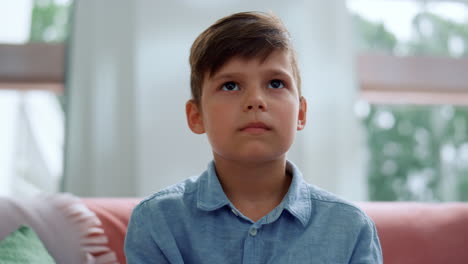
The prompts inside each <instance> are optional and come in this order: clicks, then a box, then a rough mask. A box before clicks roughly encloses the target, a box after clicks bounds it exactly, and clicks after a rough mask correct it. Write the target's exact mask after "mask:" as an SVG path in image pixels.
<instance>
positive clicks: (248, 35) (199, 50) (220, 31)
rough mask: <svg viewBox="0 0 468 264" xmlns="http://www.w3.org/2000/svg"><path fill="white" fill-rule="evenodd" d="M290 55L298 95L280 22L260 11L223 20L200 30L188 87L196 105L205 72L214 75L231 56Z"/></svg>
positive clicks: (295, 70) (293, 57)
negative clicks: (284, 52)
mask: <svg viewBox="0 0 468 264" xmlns="http://www.w3.org/2000/svg"><path fill="white" fill-rule="evenodd" d="M278 49H279V50H285V51H288V52H289V53H290V55H291V63H292V68H293V75H294V76H293V77H294V79H295V81H296V85H297V88H298V91H299V95H300V93H301V88H300V87H301V80H300V74H299V67H298V65H297V58H296V54H295V52H294V50H293V48H292V43H291V40H290V34H289V32H288V30H287V29H286V27H285V26H284V25H283V23H282V22H281V20H280V19H279V18H278V17H277V16H275V15H273V14H271V13H263V12H242V13H236V14H233V15H230V16H227V17H224V18H222V19H220V20H218V21H216V23H214V24H213V25H212V26H210V27H209V28H208V29H206V30H205V31H203V32H202V33H201V34H200V35H199V36H198V37H197V39H195V42H194V43H193V45H192V48H191V49H190V67H191V76H190V85H191V89H192V99H193V100H194V101H195V103H196V104H197V105H199V104H200V101H201V96H202V85H203V79H204V76H205V74H206V73H208V74H209V75H210V76H211V75H213V74H215V73H216V72H217V71H218V70H219V69H220V68H221V67H222V66H223V65H224V64H225V63H226V62H227V61H228V60H230V59H231V58H233V57H234V56H241V57H243V58H246V59H250V58H253V57H261V58H263V59H266V58H267V57H268V55H270V54H271V53H272V52H273V51H275V50H278Z"/></svg>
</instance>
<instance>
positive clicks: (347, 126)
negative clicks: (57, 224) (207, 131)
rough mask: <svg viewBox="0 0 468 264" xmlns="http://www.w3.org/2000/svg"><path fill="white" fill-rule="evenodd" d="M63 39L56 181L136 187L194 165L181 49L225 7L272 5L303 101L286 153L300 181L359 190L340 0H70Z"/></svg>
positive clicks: (204, 152) (120, 192) (201, 149)
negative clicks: (67, 49) (64, 129)
mask: <svg viewBox="0 0 468 264" xmlns="http://www.w3.org/2000/svg"><path fill="white" fill-rule="evenodd" d="M76 8H77V10H76V13H75V25H74V32H73V37H72V45H71V53H70V58H71V61H70V71H69V75H68V76H69V82H68V84H69V86H68V87H69V91H68V94H69V102H70V108H69V113H68V116H67V120H68V136H67V159H66V160H67V162H66V182H65V183H66V184H65V186H66V190H68V191H71V192H74V193H76V194H78V195H90V196H133V195H147V194H150V193H152V192H154V191H157V190H158V189H160V188H163V187H164V186H167V185H169V184H173V183H176V182H179V181H181V180H183V179H185V178H187V177H188V176H192V175H195V174H198V173H199V172H201V171H202V170H204V169H205V167H206V164H207V163H208V162H209V160H210V159H211V153H210V148H209V145H208V143H207V140H206V138H205V137H204V136H197V135H193V134H192V133H191V132H190V131H189V130H188V128H187V126H186V121H185V114H184V104H185V102H186V100H187V99H188V98H189V96H190V93H189V91H190V88H189V66H188V55H189V48H190V45H191V44H192V42H193V40H194V39H195V38H196V36H197V35H198V34H199V33H201V31H202V30H204V29H205V28H206V27H208V26H209V25H210V24H212V23H213V22H214V21H215V20H217V19H219V18H220V17H222V16H224V15H228V14H230V13H233V12H238V11H247V10H260V11H269V10H271V11H273V12H274V13H276V14H277V15H279V16H280V17H281V18H282V19H283V21H284V22H285V24H286V26H287V27H288V28H289V29H290V31H291V33H292V36H293V39H294V43H295V45H296V48H297V51H298V53H299V61H300V67H301V73H302V77H303V91H304V94H305V96H306V98H307V100H308V102H309V114H308V124H307V128H306V130H305V131H302V132H300V133H299V136H298V138H297V141H296V143H295V144H294V146H293V148H292V149H291V151H290V155H289V157H290V159H291V160H293V161H295V162H296V163H297V164H298V165H299V166H300V167H301V168H302V170H303V173H304V175H305V177H306V179H307V180H308V181H309V182H311V183H315V184H317V185H319V186H322V187H324V188H326V189H328V190H330V191H333V192H336V193H338V194H340V195H343V196H345V197H346V198H349V199H352V200H364V199H365V198H366V185H365V174H364V167H365V166H364V165H365V164H364V159H365V147H364V145H365V144H364V142H363V137H362V131H361V128H360V127H359V124H358V121H357V120H356V118H355V117H354V114H353V111H352V110H353V104H354V101H355V97H356V88H355V84H354V79H353V63H352V57H353V47H352V44H351V43H352V41H351V34H350V23H349V22H350V21H349V17H348V13H347V10H346V7H345V1H341V0H340V1H319V0H314V1H300V0H295V1H280V0H274V1H267V0H256V1H243V0H238V1H228V2H226V1H208V0H205V1H183V0H174V1H143V0H142V1H110V0H106V1H104V0H103V1H78V2H77V4H76Z"/></svg>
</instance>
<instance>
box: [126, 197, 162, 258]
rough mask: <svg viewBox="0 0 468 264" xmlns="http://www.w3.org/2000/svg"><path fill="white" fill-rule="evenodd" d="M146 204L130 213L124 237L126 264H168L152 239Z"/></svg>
mask: <svg viewBox="0 0 468 264" xmlns="http://www.w3.org/2000/svg"><path fill="white" fill-rule="evenodd" d="M148 210H149V209H147V208H146V204H145V203H142V204H140V205H138V206H137V207H136V208H135V209H134V210H133V212H132V215H131V217H130V221H129V223H128V229H127V234H126V236H125V256H126V259H127V263H128V264H144V263H162V264H166V263H167V264H169V261H167V259H166V257H165V256H164V254H163V253H162V251H161V249H160V248H159V246H158V245H157V243H156V242H155V241H154V239H153V238H152V233H153V232H152V226H151V223H152V221H151V217H150V216H151V214H150V213H151V212H150V211H148Z"/></svg>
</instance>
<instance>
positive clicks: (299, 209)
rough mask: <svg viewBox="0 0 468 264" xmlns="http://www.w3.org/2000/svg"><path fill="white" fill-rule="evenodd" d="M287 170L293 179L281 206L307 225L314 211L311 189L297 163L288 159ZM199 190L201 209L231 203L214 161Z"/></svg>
mask: <svg viewBox="0 0 468 264" xmlns="http://www.w3.org/2000/svg"><path fill="white" fill-rule="evenodd" d="M286 170H287V171H288V172H289V173H290V174H291V175H292V181H291V185H290V186H289V190H288V192H287V193H286V195H285V197H284V198H283V201H282V202H281V204H280V205H279V207H282V208H284V209H286V210H287V211H288V212H289V213H291V214H292V215H293V216H294V217H296V218H297V219H298V220H299V221H300V222H301V224H302V225H303V226H305V225H306V224H307V223H308V222H309V219H310V217H311V211H312V205H311V199H310V190H309V188H308V187H307V184H306V182H305V181H304V179H303V177H302V173H301V172H300V171H299V169H298V168H297V166H296V165H294V164H293V163H292V162H290V161H287V163H286ZM198 190H199V191H198V200H197V207H198V208H199V209H201V210H204V211H214V210H217V209H219V208H221V207H223V206H225V205H229V204H230V201H229V199H228V198H227V196H226V194H225V193H224V191H223V188H222V186H221V183H220V182H219V179H218V176H217V174H216V168H215V164H214V161H211V162H210V163H209V164H208V168H207V170H206V171H205V172H203V174H202V175H201V176H200V181H199V186H198Z"/></svg>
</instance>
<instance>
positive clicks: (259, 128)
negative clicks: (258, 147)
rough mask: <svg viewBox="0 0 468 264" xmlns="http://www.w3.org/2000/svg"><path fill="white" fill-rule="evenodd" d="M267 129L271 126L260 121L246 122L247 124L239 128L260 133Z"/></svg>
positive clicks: (243, 130)
mask: <svg viewBox="0 0 468 264" xmlns="http://www.w3.org/2000/svg"><path fill="white" fill-rule="evenodd" d="M269 130H271V128H270V127H269V126H267V125H265V124H264V123H262V122H252V123H248V124H247V125H245V126H244V127H242V128H241V129H240V131H242V132H248V133H252V134H261V133H263V132H266V131H269Z"/></svg>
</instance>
